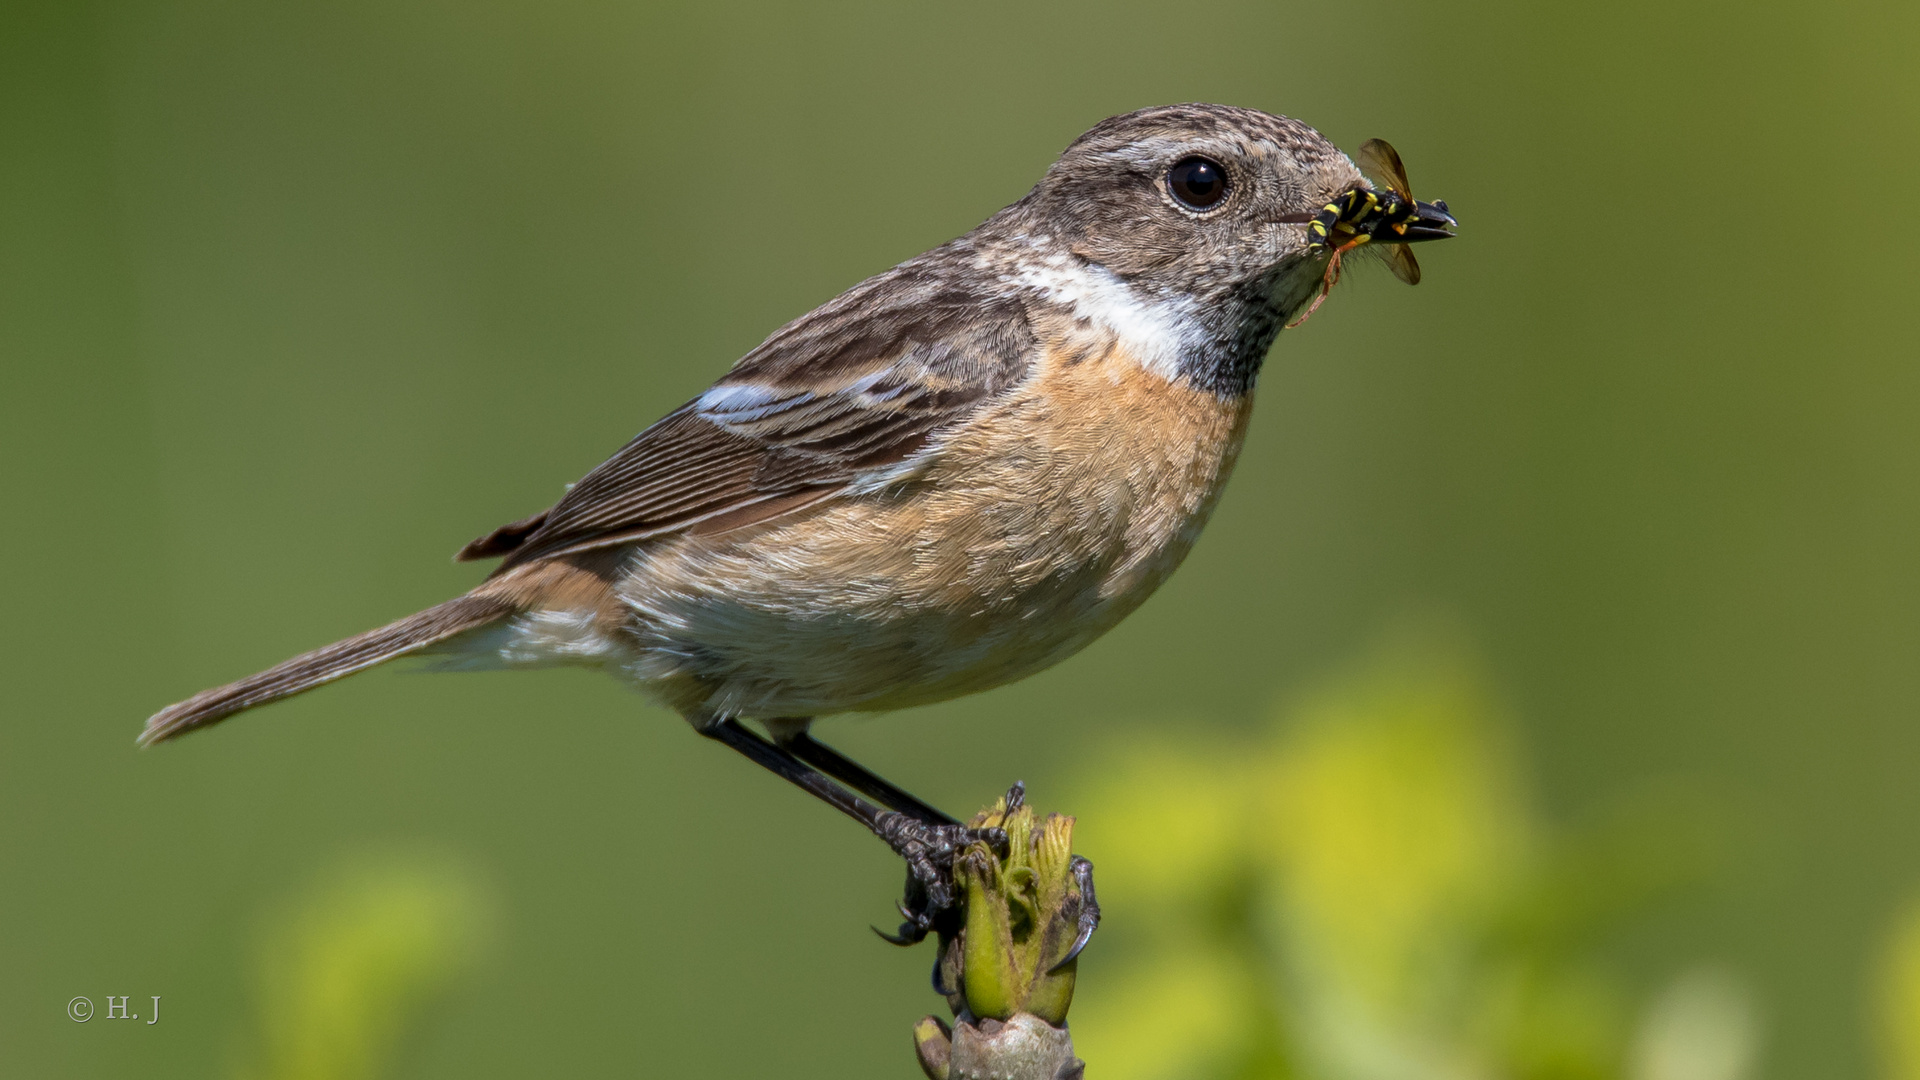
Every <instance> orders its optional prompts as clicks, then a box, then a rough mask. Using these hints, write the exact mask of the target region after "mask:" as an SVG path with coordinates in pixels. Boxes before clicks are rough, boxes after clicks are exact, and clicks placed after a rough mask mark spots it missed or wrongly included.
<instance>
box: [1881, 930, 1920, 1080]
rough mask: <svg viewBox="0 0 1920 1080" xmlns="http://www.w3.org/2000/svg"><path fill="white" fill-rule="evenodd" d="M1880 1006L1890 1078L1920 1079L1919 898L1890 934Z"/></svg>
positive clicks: (1884, 964)
mask: <svg viewBox="0 0 1920 1080" xmlns="http://www.w3.org/2000/svg"><path fill="white" fill-rule="evenodd" d="M1878 989H1879V994H1878V998H1879V1000H1878V1005H1879V1010H1880V1015H1879V1017H1878V1020H1879V1028H1880V1036H1881V1046H1882V1050H1883V1053H1884V1054H1885V1061H1886V1076H1887V1077H1888V1078H1889V1080H1920V897H1916V898H1915V899H1914V900H1912V901H1910V902H1909V903H1908V905H1907V908H1906V910H1905V911H1903V912H1902V913H1901V914H1900V917H1899V919H1898V920H1897V921H1896V922H1895V924H1894V927H1893V930H1892V932H1891V933H1890V934H1889V935H1888V940H1887V944H1886V948H1885V950H1884V952H1883V959H1882V969H1881V972H1880V986H1879V988H1878Z"/></svg>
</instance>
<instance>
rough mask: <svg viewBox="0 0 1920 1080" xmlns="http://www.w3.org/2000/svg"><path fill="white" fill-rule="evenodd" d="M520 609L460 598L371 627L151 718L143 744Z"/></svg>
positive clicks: (487, 600)
mask: <svg viewBox="0 0 1920 1080" xmlns="http://www.w3.org/2000/svg"><path fill="white" fill-rule="evenodd" d="M517 610H519V609H518V607H517V606H516V605H514V604H513V603H511V602H509V601H507V600H503V599H500V598H498V597H492V596H461V597H457V598H455V599H453V600H449V601H447V602H446V603H444V604H438V605H436V606H434V607H430V608H428V609H427V610H425V611H422V612H420V613H418V614H415V615H409V616H407V617H406V618H404V619H401V620H400V621H399V622H395V623H389V624H387V625H386V626H383V627H381V628H380V629H378V630H369V631H367V632H366V633H364V634H358V635H355V636H354V637H350V638H348V639H346V640H345V641H336V642H334V643H333V644H331V645H328V646H327V647H325V648H323V649H315V650H314V651H312V652H310V653H303V654H301V655H299V656H296V657H294V658H293V659H291V660H288V661H285V662H283V663H280V664H276V665H274V666H273V667H270V668H268V669H267V670H265V671H262V672H260V673H259V674H257V675H249V676H247V677H246V678H244V679H241V680H240V681H239V682H233V683H228V684H227V685H225V686H216V687H214V688H213V689H211V690H203V691H201V692H200V693H198V694H195V695H193V696H192V697H190V698H188V699H187V700H185V701H182V702H180V703H178V704H175V705H169V706H167V707H166V708H164V709H161V710H160V711H159V712H157V713H154V714H153V715H152V716H150V717H148V718H147V726H146V729H145V730H143V731H142V732H141V733H140V745H142V746H152V745H153V744H154V743H158V742H165V741H166V740H168V739H171V738H173V737H174V736H176V735H181V734H184V733H186V732H189V731H192V730H193V729H194V728H199V727H206V726H207V725H208V724H213V723H218V722H219V721H221V720H225V719H226V718H227V717H229V716H232V715H233V714H234V713H237V712H243V711H245V710H247V709H251V708H253V707H255V706H257V705H265V704H267V703H268V702H270V701H279V700H280V699H281V698H287V697H292V696H293V695H295V694H298V693H301V692H303V691H307V690H311V689H313V688H314V687H316V686H324V685H325V684H327V683H330V682H332V681H334V680H335V679H339V678H344V677H345V676H348V675H351V674H353V673H354V672H356V671H365V670H366V669H367V668H370V667H373V666H374V665H376V664H383V663H385V662H387V661H388V660H392V659H395V658H396V657H401V656H405V655H406V654H408V653H411V652H416V651H418V650H420V649H424V648H426V647H427V646H429V645H432V644H434V643H435V642H439V641H445V640H446V639H447V638H450V637H452V636H453V635H455V634H458V633H460V632H462V631H464V630H471V629H473V628H474V627H477V626H484V625H486V624H487V623H490V622H494V621H496V620H499V619H502V618H505V617H506V616H508V615H512V614H513V613H514V612H515V611H517Z"/></svg>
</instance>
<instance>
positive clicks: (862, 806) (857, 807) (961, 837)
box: [697, 719, 976, 940]
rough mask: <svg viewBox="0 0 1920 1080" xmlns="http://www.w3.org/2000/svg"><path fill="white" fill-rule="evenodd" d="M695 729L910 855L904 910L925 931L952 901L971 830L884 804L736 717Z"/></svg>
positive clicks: (912, 921)
mask: <svg viewBox="0 0 1920 1080" xmlns="http://www.w3.org/2000/svg"><path fill="white" fill-rule="evenodd" d="M697 730H698V731H699V732H700V734H702V735H705V736H707V737H708V738H710V739H715V740H717V741H719V742H723V743H725V744H727V745H728V746H731V747H733V748H734V749H735V750H738V751H739V752H740V753H742V754H745V755H746V756H747V757H748V758H750V759H752V760H753V761H754V762H755V763H757V764H758V765H760V766H761V767H762V768H764V769H767V770H768V771H770V772H773V773H775V774H777V775H779V776H781V777H783V778H785V779H786V780H787V781H789V782H790V783H793V784H795V785H796V786H798V787H800V788H801V789H802V790H804V791H806V792H807V793H808V794H809V795H812V796H813V797H815V798H817V799H819V800H821V801H822V802H824V803H826V804H827V805H829V806H831V807H833V808H834V809H836V810H838V811H840V812H841V813H843V814H845V815H847V816H848V817H850V818H852V819H854V820H855V821H858V822H859V823H860V824H862V825H865V826H866V827H867V828H868V829H869V830H871V831H872V832H873V834H874V835H875V836H878V837H879V838H880V839H882V840H885V841H886V842H887V846H888V847H890V848H892V849H893V850H894V853H895V854H897V855H899V856H900V857H901V858H903V859H905V860H906V861H907V870H908V873H909V875H910V877H911V879H912V880H913V881H914V882H916V883H917V884H918V889H917V890H915V889H909V890H908V906H907V907H906V908H903V909H902V914H904V915H906V916H907V918H908V920H909V924H910V925H913V926H915V927H916V928H917V929H918V930H919V932H920V935H921V936H923V937H924V936H925V933H926V928H927V927H930V926H932V924H933V923H932V920H933V917H934V916H936V915H938V914H939V913H940V912H942V911H945V910H947V909H948V908H950V907H952V906H953V885H952V874H951V870H950V868H951V867H952V866H953V859H954V856H955V855H957V854H959V852H960V851H961V849H963V848H965V847H966V846H967V845H968V844H969V843H971V842H973V840H974V838H975V836H976V834H975V832H974V831H973V830H971V829H968V828H966V827H965V826H962V825H959V824H935V823H929V822H925V821H920V820H918V819H916V818H915V817H913V816H912V815H910V814H904V813H901V812H899V811H897V810H882V809H881V808H880V807H877V806H875V805H873V804H872V803H870V802H867V801H866V800H865V799H862V798H860V797H858V796H856V795H854V794H853V793H852V792H850V791H848V790H847V789H846V788H843V787H841V786H840V785H839V784H836V783H834V782H833V781H832V780H830V779H828V778H827V776H826V775H825V774H823V773H821V772H820V771H818V770H816V769H813V768H810V767H808V765H807V764H806V763H805V762H803V761H801V760H800V759H799V758H797V757H795V756H794V755H792V754H790V753H788V752H787V751H786V750H784V749H782V748H781V747H779V746H776V745H774V744H773V743H772V742H769V741H768V740H766V739H764V738H762V737H761V736H759V735H756V734H755V733H754V732H752V731H750V730H748V729H747V728H746V727H745V726H744V725H742V724H741V723H740V721H738V720H733V719H726V720H718V721H714V722H712V723H709V724H705V725H703V726H701V727H699V728H698V729H697ZM816 745H818V744H816ZM948 820H949V821H951V820H952V819H948ZM903 929H904V928H903ZM915 940H918V939H917V938H916V939H915Z"/></svg>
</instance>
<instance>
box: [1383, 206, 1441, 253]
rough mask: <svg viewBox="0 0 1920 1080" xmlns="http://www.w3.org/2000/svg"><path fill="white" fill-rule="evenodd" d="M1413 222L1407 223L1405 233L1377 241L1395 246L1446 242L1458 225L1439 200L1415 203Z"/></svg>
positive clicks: (1384, 237)
mask: <svg viewBox="0 0 1920 1080" xmlns="http://www.w3.org/2000/svg"><path fill="white" fill-rule="evenodd" d="M1413 210H1414V213H1413V220H1412V221H1409V222H1407V224H1406V231H1405V232H1404V233H1401V234H1399V235H1397V236H1378V237H1376V239H1379V240H1390V241H1392V242H1393V243H1396V244H1412V243H1417V242H1418V241H1421V240H1447V239H1451V238H1452V237H1453V235H1454V233H1453V230H1454V229H1457V228H1459V227H1460V223H1459V222H1457V221H1455V220H1453V215H1452V214H1451V213H1449V212H1448V211H1447V204H1446V203H1445V202H1444V201H1442V200H1439V199H1435V200H1434V201H1433V202H1415V203H1414V204H1413Z"/></svg>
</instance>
